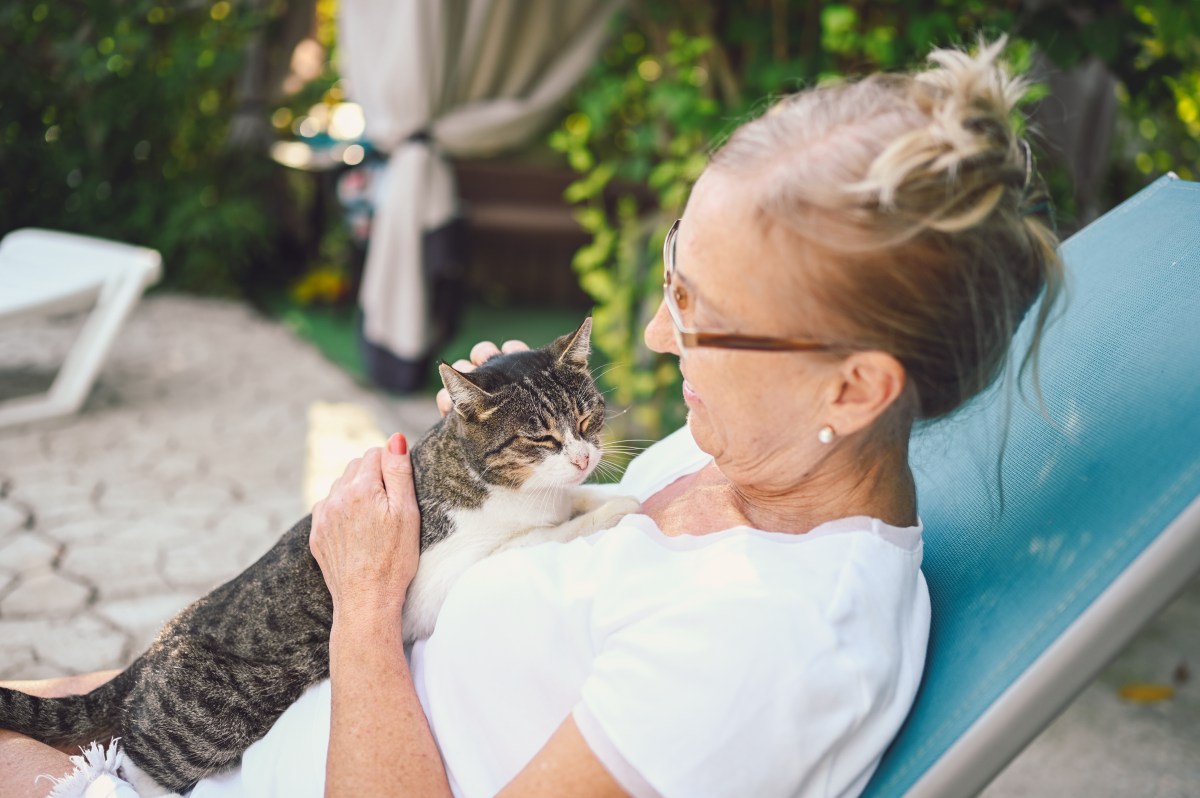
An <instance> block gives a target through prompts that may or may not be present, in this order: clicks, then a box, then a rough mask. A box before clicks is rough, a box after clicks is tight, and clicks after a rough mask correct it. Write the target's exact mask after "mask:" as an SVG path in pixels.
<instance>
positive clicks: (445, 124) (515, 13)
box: [339, 0, 621, 360]
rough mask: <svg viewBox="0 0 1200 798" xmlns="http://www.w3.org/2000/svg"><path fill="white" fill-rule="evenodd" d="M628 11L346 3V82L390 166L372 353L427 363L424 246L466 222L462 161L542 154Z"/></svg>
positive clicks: (370, 333) (613, 5)
mask: <svg viewBox="0 0 1200 798" xmlns="http://www.w3.org/2000/svg"><path fill="white" fill-rule="evenodd" d="M620 2H621V0H341V3H340V20H339V25H340V28H339V35H340V43H339V49H340V54H341V55H340V58H341V65H340V66H341V71H342V74H343V75H344V76H345V77H346V78H347V80H348V83H349V92H348V93H349V94H350V96H351V97H352V99H354V100H355V101H356V102H358V103H359V104H361V105H362V106H363V111H364V114H365V116H366V122H367V128H366V136H367V138H368V139H369V140H370V141H371V143H372V144H373V145H374V146H375V147H377V148H379V149H380V150H382V151H383V152H385V153H387V154H388V156H389V158H388V164H387V168H386V170H385V173H384V179H383V180H382V181H381V182H380V187H381V188H380V194H379V196H377V204H376V210H375V218H374V221H373V223H372V228H371V240H370V243H369V245H368V249H367V263H366V269H365V272H364V274H363V281H362V290H361V292H360V294H359V303H360V305H361V306H362V310H363V334H364V336H365V338H366V339H367V342H368V343H369V344H374V345H375V346H378V347H382V348H384V349H386V350H388V351H389V352H391V353H392V354H393V355H395V356H397V357H399V358H402V359H406V360H416V359H419V358H421V357H422V356H425V355H427V354H428V349H429V347H430V345H431V343H432V342H431V341H430V329H431V324H430V321H431V320H430V318H429V297H428V290H427V289H428V286H427V285H426V272H425V269H424V267H423V264H422V238H423V235H424V233H425V232H427V231H430V230H436V229H438V228H439V227H441V226H442V225H444V224H446V223H447V222H448V221H450V220H451V219H453V218H454V217H455V216H456V215H457V213H458V207H457V200H456V197H455V188H454V175H453V171H452V169H451V166H450V164H449V162H448V161H447V158H448V157H451V156H454V157H468V158H469V157H482V156H489V155H495V154H498V153H501V152H503V151H504V150H506V149H510V148H513V147H516V146H519V145H522V144H525V143H526V142H528V141H529V140H530V139H531V138H532V137H533V136H535V135H537V134H538V133H539V132H540V131H541V130H542V129H543V127H544V126H545V125H546V123H547V122H548V121H549V120H550V119H551V118H552V116H553V114H554V113H555V111H556V108H557V105H558V103H559V102H560V101H561V100H562V99H563V97H564V96H565V95H566V93H567V92H568V91H570V89H571V88H572V87H573V86H574V85H575V84H576V83H577V82H578V81H579V79H580V78H581V77H583V75H584V73H585V72H586V71H587V69H588V67H589V66H590V65H591V64H592V63H593V62H594V61H595V59H596V58H597V57H598V55H599V52H600V48H601V45H602V44H603V41H604V36H605V33H606V32H607V29H608V20H609V18H610V17H611V16H612V14H613V12H614V11H615V10H616V9H617V8H618V7H619V5H620Z"/></svg>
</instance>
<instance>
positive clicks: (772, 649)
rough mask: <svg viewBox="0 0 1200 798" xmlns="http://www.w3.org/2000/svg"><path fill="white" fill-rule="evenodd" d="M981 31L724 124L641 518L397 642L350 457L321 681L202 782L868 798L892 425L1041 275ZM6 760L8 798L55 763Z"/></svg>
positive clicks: (898, 483)
mask: <svg viewBox="0 0 1200 798" xmlns="http://www.w3.org/2000/svg"><path fill="white" fill-rule="evenodd" d="M1000 46H1001V45H1000V43H997V44H995V45H992V46H989V47H984V48H981V51H980V52H979V53H978V54H977V55H975V56H973V57H971V56H968V55H966V54H964V53H960V52H956V51H937V52H935V53H934V54H933V55H932V61H933V62H934V67H933V68H931V69H929V70H927V71H924V72H921V73H918V74H915V75H907V76H906V75H876V76H872V77H869V78H867V79H864V80H861V81H858V82H852V83H845V84H837V85H832V86H825V87H819V88H816V89H812V90H809V91H805V92H802V93H800V94H797V95H795V96H792V97H788V98H786V99H784V100H782V101H781V102H779V103H778V104H776V105H775V106H774V107H773V108H772V109H771V110H770V111H769V112H768V113H767V114H766V115H765V116H763V117H762V118H759V119H757V120H754V121H752V122H749V123H747V124H745V125H743V126H742V127H741V128H740V129H738V130H737V132H736V133H734V135H733V136H732V137H731V138H730V139H729V141H728V142H727V143H726V144H725V145H724V146H722V147H721V148H720V150H719V151H717V152H716V153H715V155H714V156H713V158H712V162H711V165H710V166H709V168H708V169H707V171H706V172H705V173H704V175H703V176H702V177H701V179H700V180H699V181H698V182H697V184H696V186H695V189H694V191H693V192H692V195H691V198H690V200H689V202H688V205H687V209H686V211H685V213H684V215H683V218H682V219H680V220H679V221H678V222H677V223H676V224H675V226H674V227H672V229H671V232H670V234H669V235H668V236H667V239H666V245H665V252H664V257H665V280H664V299H663V303H662V305H661V306H660V308H659V310H658V313H657V315H655V317H654V319H653V320H652V321H651V322H650V324H649V326H648V327H647V329H646V343H647V345H648V346H649V347H650V348H651V349H654V350H655V351H658V352H669V353H671V354H673V355H676V356H678V357H679V361H680V368H681V370H682V372H683V377H684V382H683V394H684V399H685V401H686V403H687V405H688V409H689V414H688V423H687V426H686V428H684V429H681V430H679V431H678V432H676V433H675V434H673V435H671V436H669V437H668V438H666V439H665V440H663V441H661V442H660V443H658V444H656V445H655V446H652V447H651V448H650V449H648V450H647V451H646V452H644V453H643V454H642V455H641V456H640V457H638V458H637V459H636V460H634V461H633V463H632V464H631V465H630V466H629V469H628V471H627V473H626V475H625V477H624V479H623V481H622V483H621V486H620V488H619V490H620V491H621V492H623V493H629V494H632V495H634V496H636V497H637V498H639V499H640V500H641V501H642V512H641V514H638V515H633V516H627V517H626V518H625V519H623V520H622V521H621V522H620V523H619V524H618V525H617V526H615V527H614V528H612V529H609V530H607V531H604V532H601V533H597V534H595V535H592V536H589V537H587V538H584V539H581V540H576V541H574V542H572V543H566V544H545V545H541V546H533V547H528V548H524V549H518V550H514V551H511V552H507V553H504V554H502V555H497V556H495V557H493V558H490V559H488V560H485V561H483V562H482V563H480V564H479V565H477V566H475V567H474V568H473V569H471V570H470V571H468V572H467V573H466V574H465V575H464V576H463V577H462V579H461V580H460V582H459V583H458V584H457V585H456V586H455V587H454V589H453V590H452V591H451V593H450V596H449V598H448V599H447V601H446V604H445V606H444V608H443V610H442V613H441V615H440V616H439V619H438V627H437V632H436V634H435V635H434V636H433V637H432V638H430V639H429V640H428V641H424V642H421V643H418V644H417V645H416V647H415V648H414V649H413V650H412V652H411V655H410V657H406V656H405V652H404V650H403V646H402V642H401V628H400V624H401V620H400V619H401V610H402V607H403V601H404V594H405V589H406V587H407V585H408V583H409V581H410V580H411V578H412V576H413V573H414V569H415V566H416V559H417V533H418V528H419V519H418V516H417V511H416V503H415V499H414V495H413V485H412V477H411V466H410V462H409V459H408V456H407V454H406V452H405V445H404V442H403V440H402V439H399V438H398V437H394V438H393V439H392V441H390V442H389V447H388V449H387V450H386V451H379V450H374V451H371V452H369V453H368V454H367V455H366V456H365V457H364V458H362V460H361V461H355V462H354V463H352V464H351V465H350V466H349V468H348V469H347V471H346V474H345V475H344V476H343V477H342V478H341V479H340V480H339V481H338V483H337V484H336V485H335V486H334V488H333V490H332V492H331V494H330V497H329V499H328V500H326V501H325V502H323V503H321V504H320V505H319V506H318V510H317V512H316V514H315V521H314V526H313V534H312V549H313V552H314V554H315V556H316V558H317V560H318V562H319V563H320V565H321V568H322V571H323V573H324V575H325V579H326V581H327V583H328V586H329V589H330V591H331V593H332V595H333V599H334V607H335V620H334V625H333V634H332V639H331V644H330V652H331V674H332V675H331V679H330V681H329V682H328V683H325V684H322V685H318V686H317V687H314V688H312V689H311V690H310V691H309V692H308V693H306V694H305V695H304V696H303V697H302V698H301V699H300V700H299V701H298V702H297V703H296V704H295V705H294V706H293V707H292V708H291V709H289V710H288V711H287V713H285V714H284V716H283V717H282V718H281V719H280V720H279V721H278V722H277V723H276V725H275V727H274V728H273V729H272V731H271V732H270V733H269V734H268V735H267V737H265V738H264V739H263V740H261V741H260V742H259V743H257V744H255V745H254V746H253V747H252V748H251V749H250V751H249V752H247V754H246V756H245V758H244V761H243V764H242V766H241V767H240V768H239V769H237V770H235V771H231V772H229V773H227V774H224V775H222V776H220V777H217V778H212V779H207V780H205V781H203V782H201V783H200V784H199V785H198V786H197V788H196V790H195V791H194V796H197V797H198V798H213V797H215V796H235V795H237V796H268V795H281V796H282V795H287V796H295V795H318V794H320V793H321V792H322V785H324V787H323V789H324V794H325V795H326V796H330V798H332V797H333V796H364V795H422V796H425V795H446V794H456V795H468V796H475V795H489V794H495V793H500V794H503V795H547V796H562V795H573V796H589V795H596V796H599V795H621V794H626V793H629V794H633V795H649V796H653V795H664V796H697V795H737V796H742V795H756V796H758V795H805V796H825V795H830V796H833V795H837V796H846V795H855V794H858V793H859V792H860V791H861V790H862V789H863V787H864V786H865V785H866V783H867V781H868V779H869V778H870V776H871V774H872V772H873V770H874V769H875V767H876V765H877V763H878V761H879V758H880V756H881V754H882V752H883V750H884V749H885V747H886V746H887V744H888V742H889V740H891V738H892V737H893V735H895V733H896V731H897V730H898V729H899V727H900V724H901V723H902V721H903V720H904V717H905V715H906V713H907V712H908V709H909V707H910V706H911V703H912V701H913V698H914V696H915V694H916V691H917V687H918V683H919V681H920V677H921V671H922V667H923V664H924V658H925V646H926V640H927V635H928V628H929V599H928V595H927V592H926V587H925V583H924V579H923V577H922V575H921V572H920V565H921V554H922V548H921V546H922V544H921V525H920V521H919V519H918V514H917V504H916V494H915V489H914V484H913V476H912V472H911V470H910V468H909V464H908V441H909V436H910V433H911V431H912V428H913V425H914V423H915V422H917V421H924V420H929V419H937V418H940V417H943V416H946V415H947V414H949V413H952V412H953V411H954V410H955V409H957V408H958V407H960V406H962V405H963V403H965V402H966V401H968V400H969V399H970V398H971V397H973V396H975V395H976V394H978V393H979V392H980V391H982V390H983V389H984V388H985V387H987V386H988V385H989V384H991V383H992V382H993V381H994V380H995V379H996V378H997V376H998V375H999V374H1000V372H1001V371H1002V369H1003V367H1004V364H1005V360H1006V354H1007V350H1008V347H1009V343H1010V339H1011V336H1012V333H1013V330H1014V328H1015V327H1016V325H1017V324H1018V323H1019V322H1020V321H1021V319H1022V317H1023V316H1024V315H1025V314H1026V312H1027V310H1028V309H1029V308H1030V306H1031V305H1032V303H1033V302H1034V300H1035V298H1036V297H1037V296H1038V295H1039V293H1041V292H1043V290H1045V291H1046V293H1047V297H1046V300H1045V301H1044V302H1043V305H1042V310H1041V312H1040V315H1039V317H1038V319H1037V320H1036V322H1037V324H1038V326H1039V328H1040V326H1041V325H1042V324H1044V322H1045V319H1046V312H1047V310H1046V309H1047V308H1049V307H1050V304H1051V303H1052V301H1053V299H1054V294H1055V293H1056V291H1057V286H1058V284H1059V281H1060V274H1059V270H1060V265H1059V261H1058V259H1057V258H1056V255H1055V239H1054V236H1053V234H1052V233H1051V231H1050V227H1049V225H1048V220H1047V219H1045V218H1044V217H1042V216H1040V215H1039V214H1038V211H1039V210H1043V211H1044V208H1045V204H1044V203H1042V202H1039V201H1038V192H1037V190H1036V186H1037V185H1038V183H1037V180H1036V177H1035V176H1033V175H1032V174H1031V171H1032V170H1031V165H1032V164H1031V158H1030V155H1029V150H1028V145H1026V144H1025V143H1024V142H1023V141H1022V140H1021V139H1020V138H1019V135H1018V133H1017V132H1016V131H1015V130H1014V127H1013V122H1012V114H1013V108H1014V105H1015V103H1016V101H1017V99H1018V98H1019V96H1020V95H1021V94H1022V92H1023V89H1024V84H1023V83H1022V81H1021V80H1020V79H1018V78H1014V77H1011V76H1009V75H1008V73H1007V72H1006V71H1005V69H1004V68H1003V67H1002V66H1001V65H1000V64H999V63H998V61H997V58H998V53H999V50H1000ZM512 346H521V345H520V344H517V343H510V344H507V345H506V347H512ZM495 351H496V347H495V346H494V345H486V344H484V345H480V346H478V347H476V349H475V351H474V353H473V359H474V360H475V361H476V362H480V361H482V360H483V359H486V357H488V356H489V355H490V354H493V353H494V352H495ZM84 686H85V685H84V684H83V683H80V682H76V683H65V684H58V685H51V686H49V687H46V688H44V689H47V690H54V689H57V690H60V691H62V690H65V689H70V688H82V687H84ZM326 731H327V732H328V736H327V737H326V734H325V732H326ZM18 743H19V744H20V745H22V746H24V747H23V748H18V747H16V745H17V744H18ZM0 750H2V751H3V752H4V756H6V757H7V761H5V762H0V768H3V771H2V772H5V773H7V774H9V777H8V778H7V779H6V780H5V781H6V786H5V787H4V788H2V790H6V791H7V792H6V793H5V794H8V795H23V794H26V793H24V792H21V790H23V789H25V788H24V787H22V786H17V785H16V780H15V779H14V778H13V776H12V775H11V774H14V773H38V772H48V771H49V772H54V771H55V770H57V771H58V772H62V771H63V770H65V769H66V766H65V762H64V761H63V759H62V755H61V754H58V753H57V752H54V751H52V750H51V749H48V748H45V747H41V746H38V745H37V744H35V743H32V742H29V741H13V740H11V739H10V740H7V741H5V744H4V746H2V747H0ZM18 752H19V753H18ZM14 758H20V759H21V761H20V762H14V761H13V760H14ZM35 763H36V764H35ZM39 789H41V790H42V793H43V794H44V792H45V790H46V789H47V785H45V784H43V785H41V787H40V788H39ZM29 794H37V793H36V791H35V792H34V793H29Z"/></svg>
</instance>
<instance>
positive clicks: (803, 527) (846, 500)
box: [729, 450, 917, 533]
mask: <svg viewBox="0 0 1200 798" xmlns="http://www.w3.org/2000/svg"><path fill="white" fill-rule="evenodd" d="M861 462H862V458H857V457H854V456H853V454H851V453H845V454H842V456H841V457H838V454H837V453H831V456H830V460H829V461H827V462H826V463H823V464H822V468H821V469H820V470H819V471H818V472H817V473H814V474H809V475H805V477H804V478H803V479H801V480H799V481H798V482H797V483H796V484H794V485H792V486H790V487H787V488H780V489H770V490H764V489H762V487H761V486H756V485H738V484H735V483H733V482H729V491H730V501H731V502H732V504H733V506H734V507H735V508H736V510H737V511H738V512H739V513H740V514H741V515H742V516H743V517H744V518H745V519H746V523H747V524H749V525H750V526H753V527H755V528H756V529H765V530H772V531H779V532H797V533H801V532H807V531H808V530H810V529H813V528H814V527H816V526H819V525H820V524H823V523H825V522H827V521H833V520H836V519H838V518H847V517H850V516H858V515H865V516H870V517H872V518H878V519H880V520H881V521H884V522H885V523H888V524H891V525H893V526H913V525H915V524H916V523H917V495H916V483H915V482H914V481H913V476H912V470H911V469H910V468H909V465H908V452H907V451H906V450H900V451H895V450H893V451H889V452H883V453H876V454H875V455H873V456H872V457H870V458H869V462H870V463H871V465H870V466H869V467H867V468H866V469H864V468H863V467H862V466H861V465H860V463H861Z"/></svg>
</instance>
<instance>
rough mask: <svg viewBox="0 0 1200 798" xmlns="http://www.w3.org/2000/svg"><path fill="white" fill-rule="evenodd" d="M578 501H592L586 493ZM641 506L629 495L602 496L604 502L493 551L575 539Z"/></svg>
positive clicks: (595, 530)
mask: <svg viewBox="0 0 1200 798" xmlns="http://www.w3.org/2000/svg"><path fill="white" fill-rule="evenodd" d="M572 498H574V497H572ZM581 501H583V502H591V501H594V499H593V498H592V497H591V496H588V497H584V498H582V499H581ZM641 507H642V505H641V503H640V502H639V501H638V500H637V499H635V498H633V497H632V496H616V497H612V496H605V497H604V501H603V502H601V503H600V504H599V505H598V506H595V507H594V508H593V509H591V510H589V511H587V512H585V513H583V514H582V515H577V516H575V517H574V518H572V519H570V520H569V521H564V522H563V523H561V524H559V525H558V526H551V527H537V528H535V529H531V530H529V531H528V532H525V533H523V534H521V535H517V536H516V537H514V538H512V539H511V540H509V541H508V542H507V543H505V544H504V545H502V546H501V547H500V548H498V549H497V550H496V551H498V552H500V551H507V550H508V549H516V548H521V547H524V546H536V545H537V544H539V543H566V542H568V541H571V540H574V539H575V538H578V537H583V536H584V535H590V534H592V533H593V532H599V531H600V530H601V529H608V528H609V527H610V526H613V525H614V524H615V523H616V522H617V521H619V520H620V519H621V518H622V517H623V516H626V515H628V514H630V513H636V512H637V511H638V510H640V509H641Z"/></svg>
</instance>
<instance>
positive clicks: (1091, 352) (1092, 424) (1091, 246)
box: [864, 175, 1200, 798]
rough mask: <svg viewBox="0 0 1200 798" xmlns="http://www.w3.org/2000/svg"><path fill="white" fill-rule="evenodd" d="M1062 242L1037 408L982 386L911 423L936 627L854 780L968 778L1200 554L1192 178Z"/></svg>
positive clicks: (1199, 278) (1130, 627)
mask: <svg viewBox="0 0 1200 798" xmlns="http://www.w3.org/2000/svg"><path fill="white" fill-rule="evenodd" d="M1062 251H1063V255H1064V257H1065V260H1066V263H1067V268H1068V275H1069V276H1068V284H1067V296H1066V304H1065V305H1064V308H1063V314H1062V316H1061V318H1059V319H1058V320H1057V321H1056V322H1055V323H1054V324H1053V326H1052V327H1051V328H1050V330H1049V332H1048V333H1047V335H1046V336H1045V340H1044V343H1043V346H1042V358H1041V364H1040V368H1039V373H1040V375H1041V388H1042V393H1043V395H1044V398H1045V405H1046V411H1047V415H1048V418H1047V417H1045V416H1043V415H1042V413H1041V411H1040V410H1039V408H1038V403H1037V400H1036V398H1035V397H1034V396H1033V392H1032V390H1031V389H1030V388H1028V387H1027V384H1026V387H1024V388H1023V389H1022V391H1021V394H1022V395H1021V396H1019V397H1018V396H1014V397H1013V400H1012V401H1011V403H1010V402H1007V401H1006V397H1005V394H1006V390H1005V389H1004V388H997V389H996V390H994V391H992V392H991V394H990V395H989V396H987V397H984V398H983V399H982V401H979V402H977V403H976V404H974V405H973V406H972V407H971V408H970V409H968V410H967V411H966V412H964V413H963V414H962V415H960V416H959V417H957V418H955V419H953V420H951V421H949V422H945V423H941V424H937V425H933V426H931V427H930V428H929V429H927V430H925V431H923V432H922V434H921V435H920V436H919V437H918V439H917V440H916V441H915V442H914V448H913V461H914V464H915V468H916V473H917V482H918V492H919V502H920V508H921V515H922V518H923V520H924V522H925V541H926V545H925V563H924V570H925V574H926V578H927V580H928V582H929V591H930V597H931V600H932V604H933V627H932V630H931V636H930V643H929V655H928V663H927V667H926V671H925V678H924V681H923V683H922V687H921V690H920V693H919V694H918V696H917V700H916V704H915V705H914V708H913V711H912V713H911V714H910V716H909V718H908V720H907V721H906V723H905V725H904V727H903V728H902V729H901V732H900V735H899V736H898V737H897V738H896V740H895V741H894V742H893V743H892V745H891V747H890V748H889V750H888V752H887V753H886V755H885V756H884V759H883V762H882V763H881V764H880V767H879V768H878V770H877V771H876V772H875V775H874V777H873V778H872V780H871V782H870V784H869V785H868V787H867V790H866V792H865V793H864V795H866V796H869V798H885V797H886V798H890V796H900V795H907V796H942V797H946V796H969V795H974V794H976V793H978V792H979V791H980V790H982V789H983V788H984V787H985V786H986V785H987V783H988V782H989V781H990V780H991V779H992V778H993V777H994V776H995V775H996V774H997V773H999V772H1000V770H1001V769H1002V768H1003V767H1004V766H1005V764H1007V763H1008V762H1009V761H1010V760H1011V759H1012V758H1013V757H1014V756H1015V755H1016V754H1017V753H1018V752H1020V750H1021V749H1022V748H1023V747H1024V746H1025V745H1026V744H1028V743H1029V742H1030V740H1032V739H1033V738H1034V737H1035V736H1036V735H1037V734H1038V732H1039V731H1041V729H1043V728H1044V727H1045V726H1046V725H1047V724H1049V723H1050V721H1051V720H1052V719H1053V718H1054V717H1055V716H1056V715H1057V714H1058V713H1059V712H1060V711H1062V709H1063V708H1064V707H1066V705H1067V704H1068V703H1069V702H1070V701H1071V699H1072V698H1073V697H1074V696H1075V695H1076V694H1077V693H1078V692H1079V691H1080V690H1082V689H1083V688H1084V687H1085V686H1086V685H1087V684H1088V682H1090V681H1091V680H1092V678H1093V677H1094V676H1095V675H1096V674H1097V673H1098V672H1099V671H1100V669H1101V668H1102V667H1103V666H1104V665H1105V664H1106V663H1107V662H1108V661H1109V660H1110V659H1112V658H1113V657H1114V656H1115V655H1116V654H1117V653H1119V652H1120V650H1121V649H1122V648H1123V647H1124V646H1125V645H1126V643H1128V642H1129V640H1130V639H1131V638H1132V637H1133V635H1134V634H1135V632H1137V631H1138V629H1139V628H1140V627H1142V626H1144V625H1145V624H1146V623H1147V622H1148V621H1149V620H1150V619H1151V618H1152V617H1153V616H1154V615H1155V613H1157V612H1158V611H1159V610H1160V609H1161V608H1162V607H1163V606H1165V605H1166V604H1167V603H1168V602H1169V601H1170V600H1171V598H1172V597H1174V596H1175V595H1176V594H1177V593H1178V592H1179V591H1180V590H1181V589H1182V588H1183V587H1184V586H1185V585H1186V584H1187V582H1188V581H1189V579H1190V578H1191V577H1192V576H1193V575H1195V574H1196V573H1197V572H1200V498H1198V497H1200V184H1198V183H1189V182H1184V181H1182V180H1179V179H1177V178H1176V177H1175V176H1174V175H1168V176H1166V177H1163V178H1161V179H1159V180H1157V181H1156V182H1155V183H1153V184H1152V185H1150V186H1149V187H1147V188H1146V189H1145V190H1143V191H1141V192H1140V193H1139V194H1137V195H1136V196H1134V197H1133V198H1131V199H1129V200H1128V201H1126V202H1125V203H1123V204H1122V205H1120V206H1119V207H1117V208H1115V209H1113V210H1112V211H1110V212H1109V213H1108V214H1106V215H1105V216H1103V217H1102V218H1100V219H1098V220H1097V221H1095V222H1094V223H1092V224H1091V225H1089V226H1088V227H1087V228H1085V229H1084V230H1082V231H1081V232H1079V233H1078V234H1076V235H1075V236H1073V237H1072V238H1071V239H1070V240H1069V241H1067V242H1066V243H1065V244H1064V246H1063V250H1062ZM1031 315H1032V314H1031ZM1027 322H1028V320H1027ZM1028 337H1029V325H1028V324H1026V326H1025V328H1024V329H1023V330H1022V334H1021V335H1019V336H1018V340H1017V342H1016V344H1015V346H1016V349H1015V351H1017V352H1021V351H1024V347H1025V346H1026V344H1027V342H1028ZM1010 412H1011V423H1010V424H1009V426H1008V428H1009V432H1008V435H1007V438H1005V436H1004V434H1003V433H1002V432H1001V430H1003V429H1004V428H1005V426H1006V424H1008V422H1009V419H1008V414H1009V413H1010ZM1001 452H1003V460H1002V463H1003V464H1002V467H1001V474H1002V476H1001V480H1000V483H1001V485H1002V486H1003V487H1002V493H1003V501H1001V496H1000V493H1001V492H1000V491H998V490H997V489H996V487H995V486H996V482H997V480H996V475H997V462H998V461H1000V454H1001Z"/></svg>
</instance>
